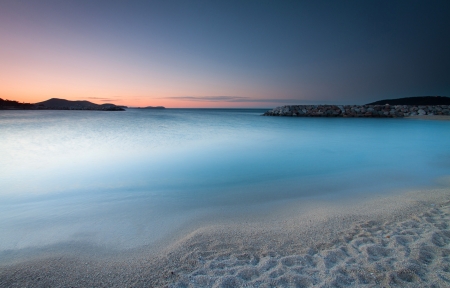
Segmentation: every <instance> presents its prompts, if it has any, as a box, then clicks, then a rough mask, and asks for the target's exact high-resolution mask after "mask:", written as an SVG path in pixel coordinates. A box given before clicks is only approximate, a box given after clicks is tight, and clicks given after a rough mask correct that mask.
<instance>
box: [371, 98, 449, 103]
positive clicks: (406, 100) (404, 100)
mask: <svg viewBox="0 0 450 288" xmlns="http://www.w3.org/2000/svg"><path fill="white" fill-rule="evenodd" d="M385 104H389V105H450V97H446V96H418V97H406V98H397V99H386V100H380V101H376V102H372V103H369V104H366V105H385Z"/></svg>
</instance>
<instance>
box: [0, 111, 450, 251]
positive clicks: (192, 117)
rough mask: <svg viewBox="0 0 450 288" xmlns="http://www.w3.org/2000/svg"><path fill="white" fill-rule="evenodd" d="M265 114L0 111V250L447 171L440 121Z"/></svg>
mask: <svg viewBox="0 0 450 288" xmlns="http://www.w3.org/2000/svg"><path fill="white" fill-rule="evenodd" d="M263 112H264V110H242V109H237V110H220V109H199V110H194V109H186V110H183V109H167V110H137V109H129V110H127V111H125V112H100V111H2V112H0V135H1V141H0V151H1V152H0V153H1V157H0V230H1V231H2V233H0V251H2V250H8V249H20V248H27V247H37V246H45V245H49V244H57V243H63V242H67V241H85V242H91V243H95V244H99V245H104V246H111V247H119V248H120V247H123V248H128V247H136V246H139V245H143V244H150V243H152V242H154V241H156V240H158V239H160V238H161V237H162V236H164V235H167V233H171V232H173V231H176V230H177V229H179V228H180V227H182V226H183V225H185V224H186V223H188V222H190V221H194V220H195V219H200V218H202V217H206V215H207V217H209V218H210V219H214V217H215V215H216V214H215V213H216V212H215V211H223V210H224V207H233V209H238V210H239V209H241V210H245V209H247V207H249V205H256V204H258V203H260V204H264V205H267V204H268V203H271V202H274V201H277V200H283V199H288V198H298V197H315V196H321V195H322V196H323V195H334V196H336V195H341V194H342V195H344V194H345V193H347V192H349V191H362V192H365V193H376V192H377V191H386V190H389V189H393V188H408V187H416V186H421V185H430V184H432V181H433V179H435V178H436V177H439V176H442V175H448V174H449V171H450V150H449V149H448V147H450V133H448V131H450V129H449V128H450V121H420V120H411V119H337V118H333V119H326V118H283V117H261V116H260V115H261V114H262V113H263ZM225 210H226V209H225Z"/></svg>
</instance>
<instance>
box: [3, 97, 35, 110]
mask: <svg viewBox="0 0 450 288" xmlns="http://www.w3.org/2000/svg"><path fill="white" fill-rule="evenodd" d="M33 108H34V105H33V104H31V103H19V102H17V101H14V100H3V99H2V98H0V110H17V109H20V110H24V109H27V110H28V109H33Z"/></svg>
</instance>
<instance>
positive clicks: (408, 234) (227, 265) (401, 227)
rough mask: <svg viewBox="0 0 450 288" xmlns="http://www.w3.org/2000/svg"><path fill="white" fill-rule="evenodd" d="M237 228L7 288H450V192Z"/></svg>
mask: <svg viewBox="0 0 450 288" xmlns="http://www.w3.org/2000/svg"><path fill="white" fill-rule="evenodd" d="M442 182H443V183H445V184H446V185H448V179H443V180H442ZM237 219H239V218H236V219H231V220H230V219H229V221H224V222H223V223H214V222H210V223H204V224H202V225H198V227H197V228H196V229H193V231H190V232H189V233H188V234H187V235H183V236H181V237H179V238H177V239H175V241H172V243H171V244H170V245H168V246H166V247H165V248H164V249H163V250H162V251H159V252H157V253H156V252H154V251H153V252H151V251H152V250H151V249H150V248H145V247H144V248H139V249H137V250H132V251H122V252H117V251H116V252H111V251H109V253H103V254H101V253H97V254H96V253H95V252H93V253H91V252H89V250H84V251H85V252H84V253H83V252H82V251H81V250H82V249H81V250H80V251H79V252H80V253H62V252H57V251H56V252H53V253H52V252H48V251H47V252H46V253H42V254H39V255H38V256H35V257H33V258H30V259H27V258H25V259H26V260H20V261H15V262H14V263H9V264H3V265H2V266H1V267H0V287H87V286H91V287H243V286H244V287H245V286H246V287H313V286H314V287H344V286H354V287H391V286H399V287H448V286H449V285H450V247H449V243H450V230H449V227H448V223H450V222H449V221H450V189H449V188H448V186H446V187H442V186H441V187H438V188H436V189H429V190H417V191H402V192H398V193H394V194H385V195H384V194H381V195H378V196H376V197H372V198H368V197H354V198H352V199H347V200H346V201H336V200H333V199H327V198H324V199H322V200H317V199H314V200H311V199H310V200H305V199H304V200H302V201H291V203H289V204H286V203H283V205H280V209H278V210H275V211H267V213H266V215H265V216H258V217H248V218H244V219H240V221H237ZM167 241H169V240H167ZM167 243H169V242H167ZM98 248H99V249H100V248H101V247H98ZM94 250H95V249H93V250H92V251H94ZM100 254H101V255H100Z"/></svg>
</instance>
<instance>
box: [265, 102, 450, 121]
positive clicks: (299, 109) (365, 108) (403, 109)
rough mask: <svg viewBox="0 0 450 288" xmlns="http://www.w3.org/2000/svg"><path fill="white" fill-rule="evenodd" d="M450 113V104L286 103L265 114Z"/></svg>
mask: <svg viewBox="0 0 450 288" xmlns="http://www.w3.org/2000/svg"><path fill="white" fill-rule="evenodd" d="M413 115H450V105H389V104H386V105H286V106H280V107H276V108H275V109H272V110H269V111H267V112H265V113H264V114H263V116H296V117H372V118H395V117H408V116H413Z"/></svg>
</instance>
